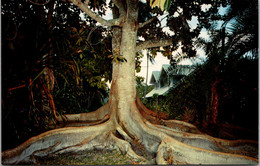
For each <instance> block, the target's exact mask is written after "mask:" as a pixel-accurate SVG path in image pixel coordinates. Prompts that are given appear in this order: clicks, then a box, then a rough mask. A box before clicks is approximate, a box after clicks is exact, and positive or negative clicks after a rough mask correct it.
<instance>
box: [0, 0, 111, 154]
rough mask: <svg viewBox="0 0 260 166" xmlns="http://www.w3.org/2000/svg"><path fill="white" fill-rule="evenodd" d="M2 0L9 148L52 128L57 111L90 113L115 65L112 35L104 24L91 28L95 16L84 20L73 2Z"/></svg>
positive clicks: (103, 93)
mask: <svg viewBox="0 0 260 166" xmlns="http://www.w3.org/2000/svg"><path fill="white" fill-rule="evenodd" d="M54 3H55V5H54ZM102 4H104V3H103V2H102ZM1 5H2V6H1V7H2V11H1V16H2V21H3V22H2V23H3V27H2V30H3V32H4V33H3V37H2V60H3V61H4V62H5V63H3V65H2V71H3V74H2V79H3V85H2V86H3V87H2V88H3V94H2V110H3V111H2V117H4V118H3V119H2V120H3V124H4V125H3V128H5V129H4V134H3V135H4V137H3V141H4V142H5V143H4V145H5V146H4V147H3V148H4V149H6V148H11V147H10V146H16V145H18V144H20V143H22V142H23V141H25V140H26V139H28V138H29V137H31V136H33V135H35V134H38V133H41V132H43V131H45V130H46V129H48V123H49V122H50V121H54V120H55V117H54V113H56V115H57V116H58V115H60V114H64V113H79V112H89V111H93V110H95V109H97V108H98V107H100V106H102V105H103V104H104V102H106V98H107V96H108V93H107V87H106V85H105V82H106V81H108V80H110V79H111V71H112V65H111V60H110V59H109V58H108V54H109V53H108V50H111V43H110V41H111V37H110V36H109V35H108V34H107V32H106V31H105V30H104V29H103V28H102V27H98V26H96V28H92V27H91V26H92V25H94V23H95V21H93V20H92V19H90V18H89V17H86V20H87V22H88V25H86V22H82V21H81V18H80V16H79V14H80V12H79V9H78V8H77V7H75V6H74V5H72V4H69V3H65V2H63V1H51V2H50V3H48V4H46V5H33V4H31V3H30V2H29V1H19V2H16V1H8V2H7V1H3V3H2V4H1ZM52 5H53V7H54V8H53V10H54V11H53V13H50V14H49V13H48V12H49V11H51V10H50V9H51V8H52ZM99 5H101V3H99ZM72 27H74V28H72ZM104 36H106V37H104ZM21 117H22V118H21ZM8 143H12V145H9V144H8Z"/></svg>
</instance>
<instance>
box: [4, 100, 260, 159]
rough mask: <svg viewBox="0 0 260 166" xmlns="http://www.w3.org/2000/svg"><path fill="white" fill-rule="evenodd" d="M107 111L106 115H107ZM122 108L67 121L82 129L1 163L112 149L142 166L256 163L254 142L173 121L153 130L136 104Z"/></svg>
mask: <svg viewBox="0 0 260 166" xmlns="http://www.w3.org/2000/svg"><path fill="white" fill-rule="evenodd" d="M142 107H143V106H142ZM108 108H109V109H110V110H111V111H110V112H107V110H108ZM126 108H128V109H129V111H126V112H119V113H118V112H117V111H116V110H117V109H118V108H117V105H116V104H115V103H114V104H113V103H109V104H107V105H105V106H104V107H102V109H99V110H98V111H97V112H94V113H92V114H88V115H91V116H90V118H79V119H77V118H75V117H78V115H77V116H75V117H74V118H72V117H73V116H69V122H73V123H71V124H68V125H75V124H77V123H79V124H81V125H82V124H83V125H85V126H81V127H64V128H60V129H55V130H51V131H48V132H45V133H43V134H40V135H38V136H36V137H32V138H31V139H29V140H28V141H26V142H25V143H23V144H22V145H20V146H18V147H16V148H14V149H11V150H7V151H4V152H2V162H3V164H17V163H19V162H21V161H25V160H33V156H46V155H48V154H50V153H51V154H60V153H69V152H78V151H84V150H93V149H107V150H113V149H117V150H120V151H121V152H122V153H123V154H126V155H128V156H131V157H132V158H135V159H137V160H142V161H144V162H143V163H146V164H147V163H148V162H147V161H148V160H151V161H152V163H153V161H156V163H157V164H256V163H257V162H258V159H257V158H258V142H257V141H251V140H223V139H219V138H214V137H212V136H209V135H206V134H203V133H202V132H200V131H199V130H198V129H197V127H196V126H194V125H192V124H189V123H186V122H182V121H176V120H161V121H160V123H163V125H158V124H157V123H155V124H152V123H150V122H149V121H147V120H146V119H144V118H143V116H142V111H140V103H139V105H138V102H137V103H130V104H129V106H128V107H126ZM143 109H144V108H143ZM123 111H125V110H124V109H123ZM107 113H108V114H107ZM94 115H95V116H94ZM149 116H150V115H149ZM93 117H95V118H93ZM91 120H93V121H91ZM76 122H77V123H76ZM148 155H149V157H147V156H148ZM155 157H156V158H155ZM147 159H148V160H147ZM152 163H151V162H150V164H152Z"/></svg>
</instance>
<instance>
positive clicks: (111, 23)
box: [69, 0, 123, 26]
mask: <svg viewBox="0 0 260 166" xmlns="http://www.w3.org/2000/svg"><path fill="white" fill-rule="evenodd" d="M69 2H71V3H73V4H74V5H76V6H78V7H79V8H80V9H81V10H82V11H83V12H85V13H86V14H87V15H88V16H89V17H91V18H92V19H94V20H96V21H97V22H99V23H100V24H102V25H104V26H119V25H120V23H121V22H122V20H123V18H122V17H120V18H117V19H112V20H105V19H103V18H102V17H100V16H99V15H98V14H96V13H95V12H93V11H92V10H91V9H90V8H89V7H88V2H89V0H85V2H84V3H82V2H81V0H69Z"/></svg>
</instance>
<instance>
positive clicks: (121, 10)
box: [113, 0, 126, 16]
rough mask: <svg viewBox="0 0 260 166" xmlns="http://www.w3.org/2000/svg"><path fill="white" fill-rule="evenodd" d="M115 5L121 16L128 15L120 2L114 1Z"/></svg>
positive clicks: (118, 0)
mask: <svg viewBox="0 0 260 166" xmlns="http://www.w3.org/2000/svg"><path fill="white" fill-rule="evenodd" d="M113 3H114V4H115V5H116V7H117V8H118V9H119V13H120V16H123V15H126V10H125V7H124V5H123V3H122V1H120V0H113Z"/></svg>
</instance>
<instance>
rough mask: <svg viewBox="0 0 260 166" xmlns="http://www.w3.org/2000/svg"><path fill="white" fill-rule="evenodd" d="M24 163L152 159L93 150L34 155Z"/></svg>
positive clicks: (109, 162) (107, 162)
mask: <svg viewBox="0 0 260 166" xmlns="http://www.w3.org/2000/svg"><path fill="white" fill-rule="evenodd" d="M22 164H26V165H140V164H154V161H153V160H151V161H143V160H138V159H134V158H131V157H129V156H127V155H124V154H122V153H121V152H120V151H117V150H105V151H104V150H102V151H101V150H93V151H82V152H77V153H65V154H58V155H50V156H47V157H34V159H33V162H31V163H28V162H27V163H22Z"/></svg>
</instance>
